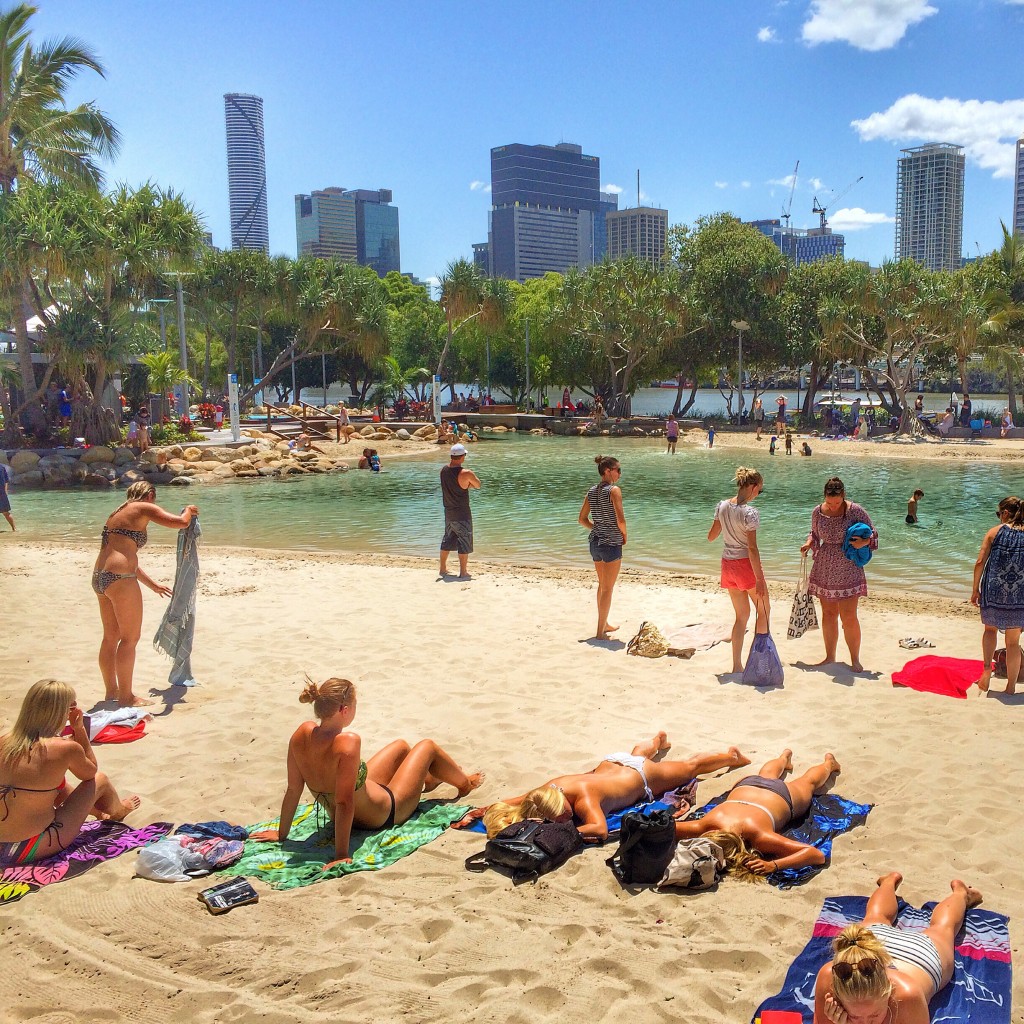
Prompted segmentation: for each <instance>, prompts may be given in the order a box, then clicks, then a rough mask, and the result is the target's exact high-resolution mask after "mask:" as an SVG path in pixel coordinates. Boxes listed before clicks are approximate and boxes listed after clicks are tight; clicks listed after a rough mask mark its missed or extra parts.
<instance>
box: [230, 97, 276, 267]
mask: <svg viewBox="0 0 1024 1024" xmlns="http://www.w3.org/2000/svg"><path fill="white" fill-rule="evenodd" d="M224 123H225V126H226V128H227V138H228V196H229V198H230V201H231V248H232V249H262V250H263V251H264V252H269V251H270V232H269V229H268V227H267V157H266V151H265V150H264V148H263V97H262V96H252V95H250V94H249V93H244V92H229V93H225V94H224Z"/></svg>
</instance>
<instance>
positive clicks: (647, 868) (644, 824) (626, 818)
mask: <svg viewBox="0 0 1024 1024" xmlns="http://www.w3.org/2000/svg"><path fill="white" fill-rule="evenodd" d="M675 848H676V823H675V819H674V818H673V817H672V812H671V811H642V812H641V811H630V812H629V813H628V814H624V815H623V816H622V826H621V829H620V831H619V848H618V850H617V851H616V852H615V854H614V855H613V856H611V857H609V858H608V860H607V861H606V862H605V863H606V864H607V865H608V866H609V867H610V868H611V869H612V871H614V872H615V875H616V877H617V878H618V879H619V881H620V882H624V883H625V884H626V885H657V884H658V883H659V882H660V881H661V878H662V876H663V875H664V874H665V868H666V867H668V863H669V861H670V860H672V854H673V853H674V852H675Z"/></svg>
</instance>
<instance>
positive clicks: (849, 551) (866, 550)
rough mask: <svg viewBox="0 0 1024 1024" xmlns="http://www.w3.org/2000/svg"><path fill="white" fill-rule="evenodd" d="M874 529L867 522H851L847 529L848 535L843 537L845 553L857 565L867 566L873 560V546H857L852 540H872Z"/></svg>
mask: <svg viewBox="0 0 1024 1024" xmlns="http://www.w3.org/2000/svg"><path fill="white" fill-rule="evenodd" d="M873 535H874V534H873V531H872V529H871V527H870V526H868V524H867V523H851V524H850V528H849V529H848V530H847V531H846V537H845V538H844V539H843V554H844V555H846V557H847V558H848V559H849V560H850V561H851V562H853V563H854V564H855V565H859V566H862V567H863V566H865V565H867V564H868V562H870V561H871V555H872V551H871V547H870V546H869V545H865V546H864V547H862V548H855V547H854V546H853V545H852V544H851V543H850V541H852V540H855V539H857V540H871V538H872V536H873Z"/></svg>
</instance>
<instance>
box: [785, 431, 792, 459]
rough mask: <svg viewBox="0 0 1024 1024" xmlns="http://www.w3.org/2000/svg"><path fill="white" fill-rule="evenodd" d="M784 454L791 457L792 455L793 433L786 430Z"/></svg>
mask: <svg viewBox="0 0 1024 1024" xmlns="http://www.w3.org/2000/svg"><path fill="white" fill-rule="evenodd" d="M786 454H787V455H792V454H793V431H792V430H787V431H786Z"/></svg>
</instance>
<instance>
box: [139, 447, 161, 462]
mask: <svg viewBox="0 0 1024 1024" xmlns="http://www.w3.org/2000/svg"><path fill="white" fill-rule="evenodd" d="M161 454H162V450H161V449H158V448H147V449H146V450H145V451H144V452H143V453H142V454H141V455H140V456H139V462H141V463H142V464H143V465H146V466H155V465H156V463H157V459H158V457H159V456H160V455H161Z"/></svg>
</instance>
